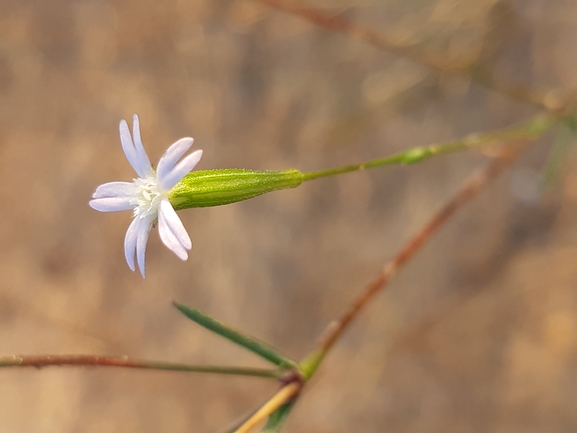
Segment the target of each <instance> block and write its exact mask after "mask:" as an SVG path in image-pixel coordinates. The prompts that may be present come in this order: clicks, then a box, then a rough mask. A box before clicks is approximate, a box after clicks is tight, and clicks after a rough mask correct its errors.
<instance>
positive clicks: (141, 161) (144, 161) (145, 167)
mask: <svg viewBox="0 0 577 433" xmlns="http://www.w3.org/2000/svg"><path fill="white" fill-rule="evenodd" d="M132 137H133V139H134V148H135V149H136V158H137V160H138V167H139V169H140V170H141V171H142V174H141V173H140V172H138V171H137V173H138V175H139V176H140V177H144V176H147V175H149V174H151V173H152V166H151V165H150V160H149V159H148V155H147V154H146V151H145V150H144V146H143V145H142V140H141V138H140V121H139V120H138V116H137V115H136V114H134V115H133V116H132Z"/></svg>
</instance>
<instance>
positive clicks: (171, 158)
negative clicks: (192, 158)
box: [156, 137, 194, 179]
mask: <svg viewBox="0 0 577 433" xmlns="http://www.w3.org/2000/svg"><path fill="white" fill-rule="evenodd" d="M193 142H194V139H192V138H190V137H185V138H181V139H180V140H178V141H177V142H176V143H173V144H172V145H171V146H170V147H169V148H168V149H166V152H164V155H162V158H160V161H158V167H157V169H156V176H157V179H163V178H164V177H166V174H167V173H169V172H170V171H172V169H173V168H174V166H175V165H176V163H177V162H178V160H179V159H180V158H182V156H183V155H184V154H185V153H186V152H187V151H188V149H190V147H191V146H192V143H193Z"/></svg>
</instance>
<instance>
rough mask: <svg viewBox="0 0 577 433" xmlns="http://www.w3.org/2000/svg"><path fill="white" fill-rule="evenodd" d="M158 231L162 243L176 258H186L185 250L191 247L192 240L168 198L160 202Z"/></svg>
mask: <svg viewBox="0 0 577 433" xmlns="http://www.w3.org/2000/svg"><path fill="white" fill-rule="evenodd" d="M158 232H159V234H160V239H161V240H162V243H163V244H164V245H166V247H167V248H168V249H169V250H171V251H172V252H174V253H175V254H176V255H177V256H178V258H180V259H181V260H186V259H187V258H188V253H187V252H186V250H187V249H190V248H192V242H191V241H190V237H189V236H188V233H186V230H185V228H184V226H183V225H182V221H180V218H178V215H176V212H175V211H174V209H173V208H172V205H171V204H170V202H169V201H168V200H163V201H162V202H161V203H160V209H159V211H158Z"/></svg>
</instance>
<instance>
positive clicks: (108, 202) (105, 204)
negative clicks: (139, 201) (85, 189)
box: [88, 197, 134, 212]
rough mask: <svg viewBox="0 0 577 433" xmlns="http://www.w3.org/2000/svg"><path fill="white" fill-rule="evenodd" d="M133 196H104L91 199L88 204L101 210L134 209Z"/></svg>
mask: <svg viewBox="0 0 577 433" xmlns="http://www.w3.org/2000/svg"><path fill="white" fill-rule="evenodd" d="M131 201H132V199H131V197H103V198H96V199H94V200H90V202H88V204H89V205H90V207H91V208H92V209H96V210H97V211H100V212H118V211H122V210H129V209H133V208H134V205H133V204H132V203H131Z"/></svg>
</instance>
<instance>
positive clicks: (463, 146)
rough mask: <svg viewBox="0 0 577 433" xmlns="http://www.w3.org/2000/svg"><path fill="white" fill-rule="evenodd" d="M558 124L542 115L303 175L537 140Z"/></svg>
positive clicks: (323, 174)
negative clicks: (448, 140) (483, 131)
mask: <svg viewBox="0 0 577 433" xmlns="http://www.w3.org/2000/svg"><path fill="white" fill-rule="evenodd" d="M555 122H556V119H555V118H554V117H553V116H549V115H539V116H536V117H534V118H532V119H531V120H529V121H527V122H524V123H521V124H518V125H514V126H511V127H508V128H503V129H499V130H496V131H491V132H487V133H484V134H473V135H470V136H468V137H466V138H464V139H462V140H456V141H450V142H447V143H442V144H433V145H430V146H425V147H414V148H412V149H408V150H405V151H402V152H399V153H395V154H394V155H390V156H386V157H384V158H377V159H372V160H370V161H367V162H363V163H361V164H352V165H345V166H343V167H337V168H329V169H327V170H321V171H312V172H308V173H303V174H302V176H303V178H302V179H303V181H307V180H312V179H318V178H320V177H328V176H335V175H338V174H342V173H349V172H352V171H359V170H365V169H367V168H373V167H380V166H383V165H392V164H414V163H417V162H421V161H423V160H425V159H428V158H431V157H433V156H437V155H443V154H445V153H454V152H459V151H462V150H467V149H473V148H476V147H481V146H487V145H496V144H502V143H505V142H507V141H510V140H515V139H520V140H523V139H530V138H536V137H538V136H539V135H541V134H543V132H545V131H546V130H548V129H549V128H551V127H552V126H553V125H554V124H555Z"/></svg>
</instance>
